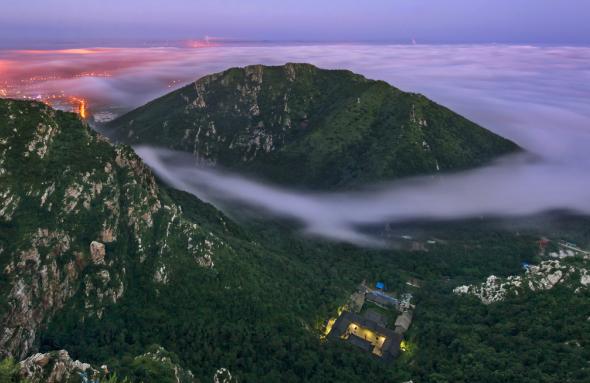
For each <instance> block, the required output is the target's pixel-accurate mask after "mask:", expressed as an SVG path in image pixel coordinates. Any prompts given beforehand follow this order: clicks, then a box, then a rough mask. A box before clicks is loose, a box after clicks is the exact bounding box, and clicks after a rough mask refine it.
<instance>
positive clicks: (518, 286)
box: [453, 260, 590, 304]
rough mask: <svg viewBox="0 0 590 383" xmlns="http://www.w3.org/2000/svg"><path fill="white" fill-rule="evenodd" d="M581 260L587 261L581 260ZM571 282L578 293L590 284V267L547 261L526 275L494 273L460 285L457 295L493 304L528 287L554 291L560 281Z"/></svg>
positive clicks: (529, 270)
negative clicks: (478, 283)
mask: <svg viewBox="0 0 590 383" xmlns="http://www.w3.org/2000/svg"><path fill="white" fill-rule="evenodd" d="M580 262H585V261H584V260H580ZM563 283H567V284H570V285H571V286H572V288H573V289H574V291H575V292H578V291H579V289H580V288H585V287H587V286H588V284H590V275H589V272H588V269H586V268H585V267H581V266H579V265H574V264H571V263H570V264H568V263H565V261H561V262H560V261H558V260H549V261H543V262H541V263H540V264H539V265H537V266H530V267H528V268H527V270H526V271H525V273H524V275H516V276H509V277H507V278H504V279H503V278H498V277H496V276H495V275H490V276H489V277H488V278H487V280H486V281H485V282H484V283H482V284H481V285H464V286H458V287H456V288H455V289H454V290H453V292H454V293H455V294H471V295H474V296H476V297H477V298H479V299H480V300H481V301H482V303H484V304H490V303H494V302H500V301H503V300H504V299H506V297H507V296H508V295H509V294H515V295H518V294H519V293H522V292H523V291H524V290H530V291H543V290H550V289H552V288H553V287H554V286H556V285H557V284H563Z"/></svg>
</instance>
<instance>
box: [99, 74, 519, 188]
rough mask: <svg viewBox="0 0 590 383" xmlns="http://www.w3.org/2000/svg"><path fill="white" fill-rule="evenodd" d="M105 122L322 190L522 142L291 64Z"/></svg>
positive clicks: (446, 167) (477, 160) (209, 80)
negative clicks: (513, 140) (514, 141)
mask: <svg viewBox="0 0 590 383" xmlns="http://www.w3.org/2000/svg"><path fill="white" fill-rule="evenodd" d="M107 129H108V130H109V131H111V132H112V134H113V136H114V137H116V138H117V139H118V140H121V141H123V142H127V143H129V144H138V143H141V144H150V145H156V146H165V147H167V148H173V149H178V150H183V151H187V152H191V153H193V154H194V155H195V156H197V157H199V158H201V159H203V160H204V161H206V162H209V163H212V164H218V165H221V166H223V167H227V168H230V169H234V170H239V171H241V172H248V173H250V174H252V175H255V176H257V177H263V178H265V179H267V180H271V181H274V182H278V183H282V184H288V185H291V186H304V187H308V188H323V189H326V188H327V189H330V188H341V187H350V186H354V185H359V184H363V183H367V182H377V181H383V180H390V179H394V178H398V177H404V176H412V175H419V174H430V173H435V172H437V171H450V170H457V169H462V168H468V167H475V166H478V165H482V164H484V163H487V162H489V161H490V160H492V159H494V158H496V157H498V156H500V155H503V154H507V153H512V152H515V151H517V150H518V147H517V146H516V145H515V144H514V143H512V142H510V141H508V140H506V139H504V138H502V137H499V136H497V135H495V134H494V133H492V132H490V131H488V130H485V129H484V128H482V127H480V126H478V125H477V124H475V123H473V122H471V121H469V120H467V119H465V118H463V117H461V116H460V115H458V114H456V113H454V112H452V111H451V110H449V109H447V108H445V107H443V106H441V105H438V104H436V103H435V102H433V101H431V100H429V99H427V98H426V97H424V96H422V95H419V94H414V93H406V92H402V91H401V90H399V89H397V88H395V87H393V86H391V85H389V84H387V83H386V82H384V81H374V80H368V79H366V78H365V77H363V76H361V75H358V74H354V73H352V72H350V71H345V70H325V69H319V68H317V67H315V66H313V65H309V64H292V63H290V64H286V65H283V66H263V65H253V66H247V67H245V68H232V69H229V70H226V71H225V72H221V73H217V74H213V75H209V76H205V77H203V78H201V79H199V80H197V81H196V82H194V83H192V84H189V85H187V86H185V87H183V88H180V89H178V90H176V91H174V92H172V93H169V94H167V95H165V96H163V97H161V98H158V99H156V100H154V101H152V102H150V103H148V104H146V105H144V106H142V107H140V108H138V109H135V110H133V111H131V112H129V113H127V114H125V115H123V116H121V117H120V118H118V119H116V120H114V121H112V122H111V123H110V124H109V125H108V126H107ZM287 170H288V171H287Z"/></svg>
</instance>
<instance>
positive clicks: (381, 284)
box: [375, 282, 385, 290]
mask: <svg viewBox="0 0 590 383" xmlns="http://www.w3.org/2000/svg"><path fill="white" fill-rule="evenodd" d="M375 288H377V289H381V290H383V289H385V283H383V282H377V283H375Z"/></svg>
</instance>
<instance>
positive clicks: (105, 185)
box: [0, 99, 590, 383]
mask: <svg viewBox="0 0 590 383" xmlns="http://www.w3.org/2000/svg"><path fill="white" fill-rule="evenodd" d="M580 226H582V227H587V220H583V221H580ZM290 229H291V227H289V226H288V225H286V224H284V223H282V222H264V221H262V222H258V221H256V220H250V221H246V222H242V223H236V222H233V221H232V220H230V219H228V218H227V217H226V216H224V215H223V214H222V213H221V212H219V211H218V210H217V209H216V208H215V207H213V206H211V205H208V204H205V203H203V202H202V201H200V200H198V199H197V198H195V197H194V196H192V195H190V194H188V193H184V192H180V191H177V190H173V189H170V188H168V187H166V186H164V185H162V184H161V183H160V182H159V181H158V180H157V179H156V178H155V177H154V176H153V174H152V172H151V171H150V169H149V168H147V167H146V166H145V165H144V164H143V162H142V161H141V159H140V158H139V157H137V156H136V155H135V153H134V152H133V150H132V149H131V148H130V147H128V146H125V145H113V144H111V143H110V142H109V141H108V140H107V139H106V138H105V137H103V136H101V135H100V134H97V133H96V132H94V131H93V130H92V129H90V128H89V127H88V125H86V123H85V122H83V121H81V120H80V119H79V118H78V117H77V116H76V115H74V114H71V113H65V112H60V111H57V110H53V109H51V108H50V107H48V106H46V105H44V104H41V103H37V102H31V101H16V100H3V99H0V354H1V356H2V357H3V358H4V360H2V361H1V362H0V381H7V382H34V383H37V382H55V383H64V382H79V381H83V376H84V374H85V376H87V377H88V378H94V377H99V378H100V381H108V382H111V383H115V382H118V381H119V382H121V381H123V380H121V379H123V378H128V380H127V382H138V383H139V382H143V383H150V382H158V383H167V382H170V383H172V382H183V383H184V382H186V383H195V382H211V381H214V382H224V383H234V382H236V381H239V382H359V383H360V382H367V381H370V382H391V381H395V382H404V381H409V380H414V381H416V382H445V381H447V382H451V381H452V382H473V381H503V382H519V383H521V382H527V383H528V382H531V383H532V382H554V381H572V382H586V381H588V375H589V371H588V368H587V360H588V357H589V355H588V351H587V350H588V349H589V347H588V344H590V343H589V342H590V339H589V338H588V334H590V329H589V326H590V322H589V321H587V318H588V317H589V316H590V303H589V302H590V299H589V294H590V289H588V288H586V287H584V288H579V289H578V287H581V285H584V286H585V285H587V284H588V283H587V282H588V278H587V275H586V274H587V272H586V271H585V270H588V269H589V267H588V265H587V260H584V259H580V260H577V259H572V260H571V261H570V260H565V261H563V262H562V263H560V265H557V264H556V263H554V262H553V263H542V260H543V257H544V256H545V255H543V254H540V252H539V244H538V242H537V239H538V234H530V233H527V231H525V230H519V233H517V234H512V233H507V232H505V231H499V230H494V229H492V228H491V227H485V228H484V229H479V228H478V226H477V225H475V224H473V223H470V224H461V223H456V224H453V225H449V224H445V225H444V228H442V229H440V230H439V232H438V233H437V237H436V240H435V241H427V240H426V238H428V237H426V238H422V239H421V238H419V237H418V235H416V237H415V238H414V239H412V240H411V243H408V246H407V247H408V248H416V249H419V253H416V252H415V251H411V250H410V249H406V250H404V249H403V248H401V249H359V248H355V247H352V246H348V245H342V244H332V243H327V242H322V241H317V240H312V239H309V238H305V237H304V238H300V237H299V236H298V235H296V234H293V233H292V230H290ZM443 229H444V230H443ZM404 230H406V228H404ZM544 230H547V229H546V228H544ZM453 231H456V232H457V233H459V234H451V233H452V232H453ZM586 234H587V232H586ZM584 238H585V240H584V242H582V243H584V244H586V243H589V242H588V238H587V235H586V236H585V237H584ZM431 242H434V243H431ZM410 245H412V246H410ZM413 245H418V246H413ZM549 246H554V247H555V249H552V250H551V252H552V253H550V254H549V256H552V255H551V254H553V252H555V253H556V254H560V252H559V245H558V244H557V242H556V244H553V245H551V244H550V245H549ZM581 253H583V252H581ZM523 262H526V263H528V264H531V265H532V264H535V263H539V265H540V267H539V269H538V270H541V271H543V272H544V271H545V270H546V271H547V272H548V273H549V274H550V275H554V274H555V273H557V272H558V271H559V272H562V273H563V275H564V276H566V274H567V276H566V277H564V279H563V280H564V283H557V284H555V285H554V286H553V288H551V289H537V288H535V289H534V290H533V289H516V290H514V291H518V295H516V294H512V293H511V294H506V295H505V296H503V298H502V300H495V302H494V303H490V304H487V305H484V304H482V302H481V301H480V300H479V299H477V298H476V297H473V296H472V294H471V292H475V293H476V294H479V291H480V290H478V289H479V287H478V286H480V284H481V281H482V279H484V278H486V277H487V276H489V275H490V274H493V275H495V276H498V278H499V279H498V281H509V282H510V283H514V282H516V281H523V283H524V281H532V279H531V278H533V277H534V279H535V281H536V280H539V281H542V280H543V278H545V276H544V275H545V274H543V275H541V274H539V275H537V274H538V273H536V272H535V273H534V274H535V275H534V276H532V274H530V273H526V274H525V275H524V276H523V277H522V278H519V279H517V278H515V277H510V276H511V275H516V274H517V273H518V272H521V269H522V266H521V265H522V263H523ZM558 266H559V267H558ZM556 267H558V268H559V270H557V269H556ZM572 267H575V270H574V269H572ZM582 269H583V270H584V271H583V270H582ZM531 270H533V271H534V270H537V269H531ZM571 270H573V271H571ZM549 274H548V275H549ZM582 274H583V275H582ZM539 278H540V279H539ZM551 278H553V277H551ZM416 279H419V280H420V281H421V282H420V283H419V285H420V286H421V287H419V288H417V287H415V286H416V285H415V284H413V285H408V282H410V281H415V280H416ZM363 281H367V283H369V284H370V283H371V282H374V281H383V282H384V283H385V284H386V285H387V286H388V287H389V289H390V290H391V291H394V292H397V293H399V294H405V293H408V292H410V293H412V294H413V295H414V299H413V302H414V303H415V304H416V309H415V315H414V319H413V323H412V326H411V327H410V329H409V330H408V331H407V332H406V333H405V334H404V337H405V342H406V343H405V351H404V352H403V353H402V355H401V356H400V357H399V358H398V359H397V360H395V361H394V362H393V363H389V364H385V363H382V362H381V361H380V360H376V359H375V358H373V357H372V356H371V355H370V354H368V353H364V352H362V351H360V350H359V349H358V348H356V347H352V346H349V345H347V344H342V343H341V342H331V341H325V340H324V339H323V338H322V334H323V332H324V330H325V328H326V327H325V326H326V324H327V323H328V319H329V318H331V317H334V316H335V315H336V314H337V313H338V311H339V308H340V307H342V305H343V304H345V303H346V302H347V301H348V300H349V298H350V296H351V293H352V292H354V291H355V290H356V288H357V286H358V285H359V284H360V283H361V282H363ZM568 281H570V282H572V283H569V282H568ZM578 281H580V282H579V283H578ZM533 282H534V281H533ZM573 282H575V283H573ZM412 283H414V282H412ZM527 283H528V282H527ZM502 284H504V282H500V285H502ZM541 285H542V286H545V284H544V283H542V284H540V285H539V286H541ZM459 286H472V287H467V292H468V294H460V295H458V294H455V293H454V292H453V290H454V289H456V288H458V287H459ZM494 286H495V285H494ZM535 286H536V285H535ZM485 288H486V289H488V287H487V286H486V287H485ZM490 288H491V287H490ZM460 289H463V290H465V287H463V288H460ZM457 291H458V290H457ZM480 295H481V294H480ZM507 313H509V314H507ZM563 313H568V315H564V314H563ZM515 334H516V335H515ZM115 374H116V376H115ZM117 377H120V378H121V379H120V378H117ZM488 377H491V379H488ZM523 377H524V378H523Z"/></svg>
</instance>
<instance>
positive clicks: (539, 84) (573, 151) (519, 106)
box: [0, 45, 590, 245]
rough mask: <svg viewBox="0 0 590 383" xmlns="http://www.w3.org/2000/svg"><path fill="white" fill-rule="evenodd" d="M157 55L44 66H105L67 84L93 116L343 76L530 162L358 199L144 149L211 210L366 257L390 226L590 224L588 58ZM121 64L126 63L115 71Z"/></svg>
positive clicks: (509, 162)
mask: <svg viewBox="0 0 590 383" xmlns="http://www.w3.org/2000/svg"><path fill="white" fill-rule="evenodd" d="M151 49H153V50H152V51H150V50H149V49H135V50H128V51H116V52H115V53H108V52H106V53H105V52H103V53H100V54H99V53H97V54H96V55H94V56H93V55H85V56H83V57H82V58H80V59H79V60H63V61H61V60H59V59H57V58H56V59H54V60H52V61H51V60H50V61H51V62H49V63H48V62H47V60H46V61H45V62H44V65H49V66H51V65H52V64H51V63H52V62H53V63H54V64H55V65H56V66H58V64H59V65H62V66H60V68H61V69H62V70H64V68H63V65H66V66H67V65H77V64H75V63H79V65H86V66H87V67H88V66H90V67H92V63H96V62H100V61H101V60H102V62H103V64H102V65H107V64H109V63H110V65H111V66H113V68H114V69H112V70H111V72H110V73H111V76H110V77H100V78H81V79H70V80H67V85H68V86H69V87H71V88H72V89H75V90H76V92H78V95H80V96H84V97H89V98H90V100H91V102H90V104H91V105H92V98H93V97H94V98H96V99H97V100H101V102H102V103H103V104H104V105H118V106H122V107H133V106H138V105H139V104H142V103H144V102H146V101H148V100H149V99H151V98H153V97H155V96H157V95H161V94H163V93H165V92H167V91H169V90H170V89H167V87H166V85H165V84H167V82H170V81H171V79H172V78H174V79H175V80H177V81H179V82H178V84H181V83H183V82H188V81H190V80H194V79H196V78H198V77H200V76H201V75H204V74H207V73H211V72H215V71H220V70H223V69H226V68H228V67H231V66H243V65H247V64H253V63H263V64H282V63H285V62H310V63H313V64H316V65H318V66H321V67H325V68H346V69H351V70H353V71H355V72H358V73H362V74H364V75H366V76H367V77H369V78H375V79H382V80H386V81H388V82H390V83H391V84H392V85H394V86H397V87H399V88H401V89H403V90H407V91H413V92H420V93H423V94H425V95H426V96H428V97H430V98H431V99H434V100H435V101H437V102H439V103H441V104H443V105H445V106H448V107H449V108H451V109H453V110H455V111H457V112H458V113H460V114H463V115H465V116H466V117H468V118H469V119H471V120H473V121H475V122H477V123H479V124H481V125H482V126H484V127H486V128H488V129H490V130H492V131H494V132H496V133H498V134H501V135H503V136H505V137H507V138H510V139H512V140H514V141H516V142H517V143H518V144H519V145H521V146H522V147H524V148H525V149H526V150H527V151H528V152H530V153H533V154H534V156H517V157H512V158H506V159H502V160H500V161H498V162H497V163H494V164H491V165H490V166H487V167H484V168H481V169H477V170H470V171H465V172H461V173H456V174H452V175H443V176H436V177H422V178H415V179H410V180H404V181H394V182H391V183H386V184H382V185H375V186H373V187H371V188H368V189H366V190H362V191H355V192H350V193H330V194H328V193H323V194H322V193H320V194H313V193H302V192H295V191H290V190H286V189H283V188H278V187H274V186H272V185H268V184H264V183H260V182H257V181H256V180H249V179H244V178H241V177H240V176H238V175H236V174H230V173H226V172H222V171H220V170H216V169H211V168H198V167H196V166H195V165H194V160H193V159H192V158H190V157H189V156H186V155H184V154H182V153H173V152H169V151H166V150H161V149H157V148H147V147H141V148H137V150H138V153H139V154H140V155H141V156H142V157H143V158H144V160H145V161H146V162H147V163H148V164H149V165H150V166H151V167H153V168H154V170H155V171H156V172H157V173H158V174H159V175H160V176H161V177H162V178H163V179H164V180H166V181H167V182H169V183H170V184H172V185H173V186H175V187H177V188H179V189H184V190H186V191H189V192H191V193H193V194H195V195H197V196H199V197H201V198H203V199H206V200H208V201H210V202H213V203H223V202H234V203H240V204H244V205H247V206H250V207H254V208H257V209H260V210H263V211H265V212H267V213H269V214H271V215H274V216H280V217H285V218H290V219H295V220H297V221H299V222H301V223H302V224H303V225H304V227H305V231H306V232H308V233H311V234H315V235H319V236H322V237H326V238H330V239H334V240H340V241H348V242H353V243H357V244H361V245H365V244H378V239H376V238H373V237H371V236H368V235H366V234H364V233H363V232H362V231H361V230H360V229H359V228H360V227H362V226H365V225H373V224H379V223H385V222H399V221H405V220H415V219H456V218H469V217H479V216H482V215H483V216H498V217H501V216H523V215H530V214H534V213H539V212H544V211H548V210H554V209H566V210H571V211H573V212H579V213H585V214H590V173H589V171H590V86H588V84H590V48H587V47H532V46H505V45H478V46H422V45H415V46H388V45H319V46H313V45H305V46H301V45H298V46H292V45H291V46H276V45H274V46H268V45H262V46H220V47H210V48H204V49H198V50H194V49H193V50H190V49H180V48H157V49H155V48H151ZM109 54H110V56H109ZM68 59H70V57H68ZM93 60H94V61H93ZM1 63H2V62H1V61H0V64H1ZM113 63H119V67H118V69H117V68H116V65H115V64H113ZM121 63H124V64H125V65H123V64H121ZM96 66H97V67H99V66H100V65H98V64H96ZM23 70H26V68H25V69H23ZM72 70H74V68H72ZM64 81H65V80H64ZM58 83H59V81H58ZM60 86H61V85H60ZM532 158H535V159H534V160H533V159H532Z"/></svg>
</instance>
